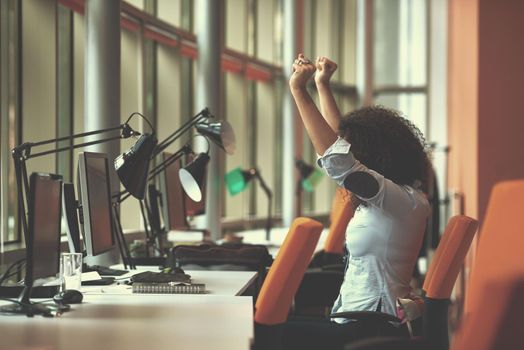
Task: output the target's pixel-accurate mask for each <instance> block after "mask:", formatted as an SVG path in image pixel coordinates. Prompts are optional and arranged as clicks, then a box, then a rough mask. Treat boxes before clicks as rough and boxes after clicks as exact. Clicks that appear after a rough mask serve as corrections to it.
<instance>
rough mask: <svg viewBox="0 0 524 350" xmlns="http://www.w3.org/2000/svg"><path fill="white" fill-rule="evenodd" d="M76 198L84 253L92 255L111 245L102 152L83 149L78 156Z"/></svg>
mask: <svg viewBox="0 0 524 350" xmlns="http://www.w3.org/2000/svg"><path fill="white" fill-rule="evenodd" d="M78 179H79V182H80V191H79V201H80V206H81V209H82V214H83V222H82V225H81V227H82V228H83V236H84V239H85V243H86V250H87V255H89V256H96V255H99V254H101V253H103V252H105V251H108V250H110V249H111V248H113V246H114V245H115V236H114V234H113V222H112V218H111V192H110V183H109V166H108V162H107V155H106V154H105V153H94V152H83V153H80V156H79V158H78Z"/></svg>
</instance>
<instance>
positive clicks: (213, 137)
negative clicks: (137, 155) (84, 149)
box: [114, 108, 235, 268]
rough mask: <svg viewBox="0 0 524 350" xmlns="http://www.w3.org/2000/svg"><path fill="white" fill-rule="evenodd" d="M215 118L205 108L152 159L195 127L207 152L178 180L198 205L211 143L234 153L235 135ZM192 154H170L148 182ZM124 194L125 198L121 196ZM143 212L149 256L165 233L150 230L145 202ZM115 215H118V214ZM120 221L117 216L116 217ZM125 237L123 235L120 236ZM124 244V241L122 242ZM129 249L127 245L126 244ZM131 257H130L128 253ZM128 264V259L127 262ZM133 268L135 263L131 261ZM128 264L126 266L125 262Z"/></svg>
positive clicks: (185, 151) (162, 144)
mask: <svg viewBox="0 0 524 350" xmlns="http://www.w3.org/2000/svg"><path fill="white" fill-rule="evenodd" d="M212 118H214V116H213V115H212V114H211V113H210V111H209V109H208V108H204V109H203V110H202V111H200V112H199V113H198V114H197V115H195V116H194V117H192V118H191V119H190V120H189V121H187V122H186V123H184V124H183V125H182V126H181V127H180V128H179V129H177V130H175V131H174V132H173V133H172V134H171V135H169V136H168V137H167V138H165V139H164V140H163V141H162V142H160V143H159V144H158V145H157V146H156V147H155V149H154V151H153V153H152V155H151V158H154V157H155V156H157V155H158V154H160V153H161V152H162V151H164V150H165V149H166V148H167V147H169V146H170V145H171V144H172V143H173V142H175V141H176V140H177V139H179V138H180V137H181V136H182V135H183V134H184V133H185V132H187V131H189V130H190V129H191V128H192V127H193V126H194V127H195V128H196V130H197V132H198V134H199V135H200V136H203V137H204V138H205V139H206V141H207V143H208V150H207V151H206V152H205V153H200V154H198V156H197V157H196V158H195V159H194V160H193V161H192V162H191V163H189V164H188V165H186V166H185V167H184V168H182V169H180V172H179V178H180V182H181V185H182V188H183V190H184V192H186V194H187V195H188V196H189V197H190V198H191V199H192V200H194V201H196V202H199V201H201V200H202V185H203V182H204V181H205V176H204V175H205V168H206V165H207V163H208V162H209V147H210V145H209V141H211V142H213V143H214V144H216V145H217V146H219V147H220V148H222V149H223V150H224V151H225V152H226V153H227V154H232V153H233V152H234V151H235V134H234V131H233V129H232V127H231V125H230V124H229V123H228V122H227V121H225V120H219V121H214V122H211V121H210V119H212ZM190 153H193V151H192V149H191V147H190V145H187V144H186V145H184V146H183V147H182V148H181V149H179V150H178V151H177V152H175V153H174V154H173V155H171V156H170V157H169V158H168V159H166V160H164V162H162V163H161V164H159V165H158V166H156V167H155V168H153V169H151V171H150V173H149V177H148V179H147V181H146V182H149V181H151V180H153V179H154V178H155V177H156V176H157V175H158V174H160V173H161V172H163V171H164V170H165V169H166V168H167V167H168V166H169V165H170V164H172V163H173V162H175V161H177V160H178V159H179V158H180V157H182V156H183V155H185V154H190ZM125 192H127V191H123V192H121V193H119V194H118V195H117V196H116V197H117V198H116V201H115V203H114V210H116V209H117V206H118V205H119V204H120V203H121V202H122V201H124V200H125V199H127V198H128V197H129V194H126V193H125ZM150 193H153V194H155V193H156V195H158V191H156V190H154V191H151V192H150ZM122 195H124V197H121V196H122ZM149 200H150V201H152V200H156V198H150V199H149ZM140 209H141V213H142V219H143V221H144V227H145V231H146V237H147V241H146V242H147V247H146V256H147V257H149V249H148V247H149V246H150V245H153V246H154V241H155V240H156V238H157V237H158V236H159V235H161V234H162V232H152V233H150V231H149V227H151V229H153V226H151V225H149V224H148V222H151V221H152V220H151V219H149V220H148V218H147V217H146V213H147V215H148V216H149V217H150V218H151V217H152V214H151V211H150V209H149V206H148V204H147V202H146V201H140ZM115 213H116V212H115ZM115 217H117V218H118V216H115ZM116 221H117V226H118V227H117V230H118V231H120V232H122V228H121V224H120V220H118V219H117V220H116ZM120 236H121V237H122V238H123V235H120ZM123 243H124V245H125V241H124V242H123ZM126 247H127V245H126ZM128 256H130V255H129V254H128ZM124 261H125V260H124ZM129 261H130V265H131V267H132V268H133V267H135V266H133V265H134V264H133V263H132V262H131V259H129ZM124 264H125V263H124Z"/></svg>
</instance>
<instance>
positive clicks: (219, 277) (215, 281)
mask: <svg viewBox="0 0 524 350" xmlns="http://www.w3.org/2000/svg"><path fill="white" fill-rule="evenodd" d="M111 268H114V269H123V268H124V266H123V265H115V266H111ZM142 271H158V269H157V268H155V267H151V266H137V269H136V270H131V271H130V272H129V273H127V274H125V275H123V276H118V277H116V278H118V279H120V278H125V277H131V276H132V275H134V274H135V273H137V272H142ZM185 272H186V273H187V274H189V275H191V280H192V282H193V283H204V284H205V285H206V290H208V291H209V294H212V295H228V296H235V295H242V293H243V292H244V291H245V290H246V289H247V288H248V287H249V285H250V284H252V283H253V282H254V281H255V279H256V278H257V272H254V271H204V270H202V271H185ZM82 292H86V293H89V294H132V292H131V287H130V286H127V285H120V286H116V285H112V286H84V287H82Z"/></svg>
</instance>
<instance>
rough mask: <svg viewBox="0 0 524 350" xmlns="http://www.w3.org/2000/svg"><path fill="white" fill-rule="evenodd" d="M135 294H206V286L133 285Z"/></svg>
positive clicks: (169, 283)
mask: <svg viewBox="0 0 524 350" xmlns="http://www.w3.org/2000/svg"><path fill="white" fill-rule="evenodd" d="M133 293H145V294H204V293H206V285H205V284H203V283H179V282H167V283H143V282H134V283H133Z"/></svg>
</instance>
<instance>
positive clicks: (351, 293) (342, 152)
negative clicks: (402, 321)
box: [288, 54, 429, 344]
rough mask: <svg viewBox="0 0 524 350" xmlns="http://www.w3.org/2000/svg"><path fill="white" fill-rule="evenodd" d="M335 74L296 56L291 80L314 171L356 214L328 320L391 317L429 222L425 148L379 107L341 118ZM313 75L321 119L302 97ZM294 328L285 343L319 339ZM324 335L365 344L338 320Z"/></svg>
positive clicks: (412, 130) (324, 63) (353, 327)
mask: <svg viewBox="0 0 524 350" xmlns="http://www.w3.org/2000/svg"><path fill="white" fill-rule="evenodd" d="M336 69H337V65H336V64H335V63H334V62H332V61H330V60H329V59H327V58H324V57H321V58H318V59H317V61H316V64H313V63H312V62H311V61H309V60H308V59H307V58H305V57H304V56H303V55H302V54H300V55H299V56H298V58H297V59H296V60H295V62H294V64H293V74H292V76H291V78H290V80H289V87H290V89H291V93H292V95H293V98H294V99H295V102H296V105H297V107H298V110H299V113H300V116H301V118H302V121H303V123H304V126H305V129H306V131H307V133H308V135H309V138H310V139H311V142H312V143H313V146H314V148H315V151H316V152H317V154H318V155H319V159H318V164H319V165H320V166H321V167H322V168H324V170H325V171H326V173H327V174H328V175H329V176H330V177H331V178H332V179H333V180H335V181H336V182H337V183H338V184H339V185H340V186H343V187H345V188H346V189H347V190H348V191H350V192H351V195H352V203H353V205H354V207H355V209H356V210H355V215H354V217H353V219H352V220H351V221H350V223H349V225H348V229H347V232H346V248H347V250H348V251H349V254H348V259H347V265H346V272H345V276H344V282H343V283H342V286H341V289H340V294H339V296H338V298H337V300H336V301H335V304H334V306H333V309H332V312H344V311H381V312H385V313H388V314H392V315H395V314H396V311H395V310H396V307H395V301H396V299H397V298H399V297H404V296H406V295H408V294H409V293H410V291H411V290H410V287H409V282H410V279H411V275H412V272H413V268H414V266H415V263H416V260H417V256H418V252H419V249H420V246H421V244H422V239H423V234H424V228H425V225H426V219H427V216H428V214H429V204H428V201H427V200H426V197H425V196H424V194H423V193H422V191H420V189H419V188H420V186H421V185H423V184H424V183H425V181H426V171H427V168H428V158H427V155H426V153H425V150H424V140H423V137H422V135H421V133H420V131H418V129H417V128H416V127H415V126H414V125H413V124H411V123H410V122H409V121H408V120H406V119H404V118H402V117H400V116H399V115H398V114H397V112H395V111H392V110H389V109H386V108H383V107H364V108H361V109H359V110H356V111H354V112H351V113H349V114H348V115H346V116H344V117H341V115H340V112H339V110H338V108H337V105H336V103H335V99H334V97H333V94H332V93H331V90H330V87H329V80H330V78H331V76H332V75H333V73H334V72H335V70H336ZM315 72H316V74H315V83H316V86H317V90H318V94H319V101H320V111H319V110H318V108H317V107H316V105H315V103H314V102H313V100H312V98H311V96H310V95H309V93H308V92H307V89H306V83H307V82H308V80H309V79H310V78H311V77H312V76H313V74H314V73H315ZM333 321H334V322H333ZM295 326H297V327H299V328H300V327H302V326H304V324H302V325H301V326H300V322H299V323H298V325H297V324H295ZM295 326H290V328H289V329H288V335H289V334H291V336H292V337H293V335H292V334H294V333H296V334H297V335H298V334H302V337H304V335H305V334H309V335H311V337H314V336H317V337H318V336H319V334H318V333H315V331H311V332H309V331H305V332H304V329H302V331H299V328H296V327H295ZM317 326H318V325H317ZM293 327H295V328H293ZM314 327H315V326H314ZM314 327H313V328H314ZM322 327H323V328H325V329H326V330H327V333H326V334H328V333H329V334H331V335H333V334H334V333H333V332H339V333H341V334H344V335H345V337H346V338H347V339H346V340H348V339H353V338H358V337H361V336H365V334H363V333H364V332H365V330H362V329H359V325H358V322H350V320H347V319H344V318H336V319H333V320H332V321H331V322H330V323H329V324H327V323H326V324H325V325H324V326H322ZM316 329H317V330H318V328H316ZM314 333H315V335H313V334H314ZM306 337H308V336H307V335H306ZM302 340H303V341H304V343H307V344H313V343H314V342H315V341H314V340H313V339H311V342H310V341H306V340H304V339H302ZM288 341H291V342H292V340H289V339H288Z"/></svg>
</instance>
